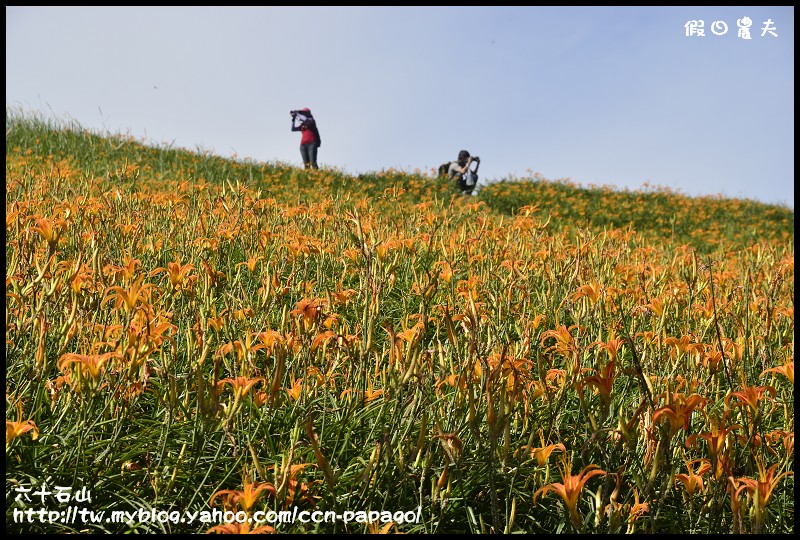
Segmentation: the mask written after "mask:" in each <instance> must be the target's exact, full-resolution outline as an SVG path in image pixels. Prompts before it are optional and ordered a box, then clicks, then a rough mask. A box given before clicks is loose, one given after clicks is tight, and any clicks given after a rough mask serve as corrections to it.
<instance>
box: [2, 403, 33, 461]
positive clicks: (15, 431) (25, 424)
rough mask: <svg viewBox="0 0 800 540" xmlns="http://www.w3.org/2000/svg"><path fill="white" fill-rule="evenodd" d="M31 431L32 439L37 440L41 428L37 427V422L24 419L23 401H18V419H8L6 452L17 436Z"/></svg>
mask: <svg viewBox="0 0 800 540" xmlns="http://www.w3.org/2000/svg"><path fill="white" fill-rule="evenodd" d="M29 431H30V432H31V439H32V440H34V441H35V440H36V439H38V438H39V428H37V427H36V422H34V421H33V420H23V419H22V403H20V402H19V401H18V402H17V420H16V421H12V420H9V419H6V452H8V445H9V444H10V443H11V441H13V440H14V439H16V438H17V437H19V436H21V435H24V434H25V433H28V432H29Z"/></svg>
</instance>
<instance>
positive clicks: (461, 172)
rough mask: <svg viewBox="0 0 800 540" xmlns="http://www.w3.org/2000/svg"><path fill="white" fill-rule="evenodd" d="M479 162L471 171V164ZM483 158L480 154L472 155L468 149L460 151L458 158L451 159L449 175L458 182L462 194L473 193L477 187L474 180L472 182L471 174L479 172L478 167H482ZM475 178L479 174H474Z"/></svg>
mask: <svg viewBox="0 0 800 540" xmlns="http://www.w3.org/2000/svg"><path fill="white" fill-rule="evenodd" d="M473 161H474V162H475V163H477V165H476V166H475V170H474V171H470V168H469V166H470V165H471V164H472V162H473ZM480 164H481V158H479V157H478V156H471V155H470V154H469V152H467V151H466V150H462V151H461V152H459V153H458V160H457V161H451V162H450V166H449V168H448V169H447V175H448V176H449V177H450V178H451V179H453V180H456V181H457V182H458V189H459V190H460V191H461V193H462V194H464V195H468V194H471V193H472V190H473V189H474V188H475V184H474V182H472V183H471V182H470V181H469V180H470V178H469V176H470V175H474V173H477V172H478V167H480ZM473 178H477V175H474V177H473Z"/></svg>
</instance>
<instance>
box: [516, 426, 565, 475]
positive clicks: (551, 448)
mask: <svg viewBox="0 0 800 540" xmlns="http://www.w3.org/2000/svg"><path fill="white" fill-rule="evenodd" d="M540 435H541V434H540ZM523 448H524V447H523ZM556 450H561V451H562V452H566V451H567V448H566V447H565V446H564V445H563V444H562V443H555V444H548V445H546V446H545V445H544V437H542V446H540V447H539V448H531V459H534V458H535V459H536V463H537V464H538V465H539V467H544V466H545V465H547V460H548V459H550V454H552V453H553V452H555V451H556Z"/></svg>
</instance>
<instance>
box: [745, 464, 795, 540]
mask: <svg viewBox="0 0 800 540" xmlns="http://www.w3.org/2000/svg"><path fill="white" fill-rule="evenodd" d="M756 465H757V466H758V480H755V479H753V478H737V479H736V482H738V483H739V486H738V487H737V488H736V491H735V492H734V494H733V496H732V497H735V498H736V499H737V500H738V497H739V493H740V492H741V491H743V490H744V491H746V493H747V496H748V498H749V499H750V500H751V501H752V506H753V511H754V514H755V515H754V521H755V531H756V532H759V529H760V527H761V525H762V524H763V521H764V509H765V508H766V506H767V504H769V501H770V498H771V497H772V493H773V491H775V488H776V487H778V482H779V481H780V480H781V478H783V477H784V476H790V475H793V474H794V472H793V471H784V472H782V473H780V474H778V475H777V476H776V474H775V473H776V471H777V469H778V467H779V466H780V464H779V463H776V464H774V465H772V466H771V467H770V468H769V469H765V468H764V463H763V462H762V461H761V459H759V458H756Z"/></svg>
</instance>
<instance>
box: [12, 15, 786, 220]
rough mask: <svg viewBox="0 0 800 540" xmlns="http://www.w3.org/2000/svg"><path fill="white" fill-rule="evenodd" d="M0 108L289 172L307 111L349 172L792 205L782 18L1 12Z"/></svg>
mask: <svg viewBox="0 0 800 540" xmlns="http://www.w3.org/2000/svg"><path fill="white" fill-rule="evenodd" d="M745 17H747V18H749V19H750V20H751V21H752V25H751V26H750V35H751V39H750V40H745V39H741V38H739V37H738V35H737V34H738V27H737V21H738V20H742V19H744V18H745ZM690 20H703V21H704V31H705V36H703V37H699V36H695V37H687V36H686V29H685V24H686V23H687V22H688V21H690ZM715 21H722V22H724V23H725V24H726V25H727V27H728V30H727V33H725V34H723V35H715V34H714V33H712V23H713V22H715ZM767 21H772V24H771V27H772V28H774V32H775V34H777V36H774V35H772V34H771V33H769V32H766V33H764V31H763V29H764V26H765V23H766V22H767ZM716 31H717V32H718V33H719V32H720V30H719V29H716ZM762 34H763V35H762ZM6 106H7V107H13V108H17V109H22V110H24V111H32V112H33V111H35V112H37V113H38V114H40V115H44V116H48V117H53V118H57V119H66V120H74V121H77V122H78V123H79V124H80V125H82V126H83V127H86V128H89V129H92V130H98V131H103V132H110V133H122V134H129V135H132V136H134V137H136V138H138V139H142V140H143V141H145V142H148V143H151V144H155V145H160V144H172V145H174V146H178V147H184V148H188V149H190V150H203V151H210V152H212V153H214V154H217V155H220V156H225V157H230V156H236V157H239V158H249V159H252V160H255V161H259V162H264V161H269V162H283V163H289V164H293V165H297V166H300V165H301V159H300V152H299V139H300V137H299V133H292V132H291V131H290V124H291V119H290V116H289V111H290V110H291V109H298V108H302V107H309V108H310V109H311V110H312V112H313V114H314V116H315V117H316V119H317V122H318V125H319V129H320V132H321V135H322V140H323V144H322V147H321V148H320V151H319V161H320V164H321V165H322V166H324V167H325V166H327V167H332V168H335V169H338V170H341V171H344V172H349V173H353V174H356V173H361V172H369V171H378V170H382V169H389V168H396V169H401V170H405V171H414V170H417V169H419V170H421V171H423V172H428V171H432V170H433V169H434V168H436V167H437V166H438V165H439V164H441V163H443V162H445V161H447V160H450V159H455V158H456V156H457V154H458V152H459V150H462V149H466V150H469V151H470V152H471V153H472V154H473V155H478V156H480V157H481V167H480V171H479V174H480V177H481V183H484V182H488V181H493V180H500V179H504V178H525V177H530V176H532V175H533V174H534V173H538V174H540V175H542V176H543V177H545V178H547V179H551V180H558V179H570V180H572V181H573V182H576V183H578V184H581V185H586V186H588V185H610V186H614V187H616V188H618V189H625V188H628V189H639V188H641V187H642V186H643V185H645V184H649V185H653V186H664V187H668V188H670V189H672V190H675V191H679V192H681V193H685V194H688V195H717V194H720V195H723V196H727V197H737V198H748V199H756V200H760V201H763V202H768V203H777V204H785V205H788V206H790V207H792V208H793V207H794V150H793V149H794V8H792V7H786V6H783V7H780V6H779V7H769V6H767V7H756V6H751V7H747V6H736V7H725V6H718V7H687V6H684V7H666V6H662V7H596V8H595V7H585V6H582V7H575V6H572V7H532V6H531V7H502V6H498V7H488V6H484V7H402V6H395V7H187V8H179V7H151V6H139V7H136V6H133V7H53V6H46V7H9V6H6Z"/></svg>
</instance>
